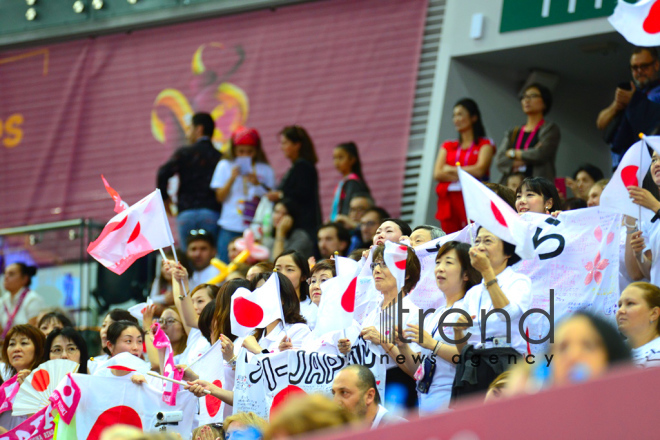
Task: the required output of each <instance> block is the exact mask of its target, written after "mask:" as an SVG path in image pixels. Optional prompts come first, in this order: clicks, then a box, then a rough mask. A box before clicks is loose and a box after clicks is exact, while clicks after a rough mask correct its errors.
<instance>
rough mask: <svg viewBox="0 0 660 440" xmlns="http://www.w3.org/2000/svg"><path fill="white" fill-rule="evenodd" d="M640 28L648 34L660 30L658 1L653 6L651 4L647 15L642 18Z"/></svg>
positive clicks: (659, 6) (659, 4)
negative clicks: (642, 22) (642, 21)
mask: <svg viewBox="0 0 660 440" xmlns="http://www.w3.org/2000/svg"><path fill="white" fill-rule="evenodd" d="M642 28H643V29H644V31H645V32H648V33H649V34H657V33H658V32H660V2H655V3H654V4H653V6H651V10H650V11H649V15H648V16H647V17H646V19H645V20H644V24H643V25H642Z"/></svg>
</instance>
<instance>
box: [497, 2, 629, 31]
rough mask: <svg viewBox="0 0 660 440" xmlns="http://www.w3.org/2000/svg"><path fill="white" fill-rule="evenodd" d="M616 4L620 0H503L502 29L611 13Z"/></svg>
mask: <svg viewBox="0 0 660 440" xmlns="http://www.w3.org/2000/svg"><path fill="white" fill-rule="evenodd" d="M625 1H626V2H627V3H635V2H636V0H625ZM616 4H617V0H504V5H503V6H502V21H501V23H500V32H511V31H519V30H521V29H531V28H537V27H542V26H550V25H553V24H560V23H570V22H573V21H581V20H588V19H590V18H599V17H608V16H610V15H612V12H614V8H615V7H616Z"/></svg>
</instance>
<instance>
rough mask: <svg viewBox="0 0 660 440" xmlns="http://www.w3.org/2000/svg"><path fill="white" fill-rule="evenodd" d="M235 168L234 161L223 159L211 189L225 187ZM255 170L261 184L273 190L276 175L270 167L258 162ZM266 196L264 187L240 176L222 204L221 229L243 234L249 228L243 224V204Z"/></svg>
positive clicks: (216, 170)
mask: <svg viewBox="0 0 660 440" xmlns="http://www.w3.org/2000/svg"><path fill="white" fill-rule="evenodd" d="M234 166H235V165H234V161H231V160H227V159H223V160H221V161H220V162H218V165H217V166H216V167H215V172H214V173H213V178H212V179H211V188H212V189H218V188H222V187H224V186H225V185H226V184H227V182H228V181H229V179H230V178H231V173H232V169H233V168H234ZM254 170H255V172H256V174H257V180H259V182H260V183H263V184H264V185H266V186H267V187H268V188H271V189H272V188H274V187H275V173H274V172H273V169H272V168H271V167H270V165H268V164H265V163H259V162H257V163H256V164H254ZM264 194H266V189H265V188H264V187H263V186H261V185H258V186H257V185H252V184H251V183H249V182H248V181H247V178H246V177H245V176H238V177H237V178H236V180H234V184H233V185H232V186H231V191H230V192H229V195H228V196H227V198H226V199H225V200H224V202H222V213H221V214H220V218H219V219H218V224H219V225H220V227H221V228H222V229H226V230H228V231H232V232H243V231H244V230H245V228H246V227H247V226H246V225H245V224H244V223H243V203H244V202H245V201H246V200H251V199H253V198H255V197H261V196H263V195H264Z"/></svg>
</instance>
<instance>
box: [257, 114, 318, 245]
mask: <svg viewBox="0 0 660 440" xmlns="http://www.w3.org/2000/svg"><path fill="white" fill-rule="evenodd" d="M280 145H281V147H282V152H283V153H284V156H286V158H287V159H289V160H290V161H291V168H289V170H288V171H287V172H286V174H285V175H284V177H283V178H282V180H281V181H280V184H279V186H278V189H277V191H270V192H269V193H268V199H269V200H270V201H271V202H277V201H278V200H281V199H283V198H287V199H291V200H293V201H295V202H296V203H297V204H298V206H304V207H305V209H301V210H300V211H299V212H298V213H297V217H296V218H294V222H295V224H296V226H297V227H298V228H301V229H303V230H304V231H305V232H306V233H307V235H308V236H309V238H310V240H312V242H313V243H316V230H317V229H318V227H319V226H320V225H321V205H320V204H319V176H318V172H317V171H316V162H318V158H317V156H316V151H315V149H314V143H313V142H312V139H311V138H310V137H309V134H307V131H305V129H304V128H302V127H299V126H297V125H293V126H289V127H284V128H283V129H282V131H281V132H280Z"/></svg>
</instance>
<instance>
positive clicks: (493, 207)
mask: <svg viewBox="0 0 660 440" xmlns="http://www.w3.org/2000/svg"><path fill="white" fill-rule="evenodd" d="M490 210H491V211H493V215H494V216H495V220H497V223H499V224H501V225H502V226H504V227H505V228H508V227H509V225H507V224H506V220H504V216H503V215H502V211H500V210H499V208H498V207H497V206H496V205H495V203H493V202H492V201H491V202H490Z"/></svg>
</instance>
